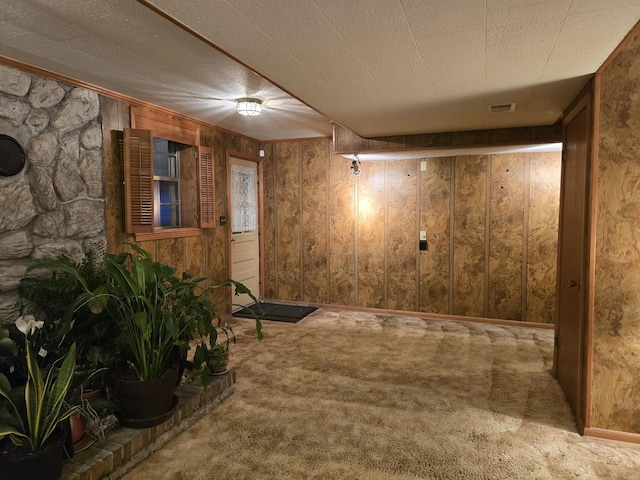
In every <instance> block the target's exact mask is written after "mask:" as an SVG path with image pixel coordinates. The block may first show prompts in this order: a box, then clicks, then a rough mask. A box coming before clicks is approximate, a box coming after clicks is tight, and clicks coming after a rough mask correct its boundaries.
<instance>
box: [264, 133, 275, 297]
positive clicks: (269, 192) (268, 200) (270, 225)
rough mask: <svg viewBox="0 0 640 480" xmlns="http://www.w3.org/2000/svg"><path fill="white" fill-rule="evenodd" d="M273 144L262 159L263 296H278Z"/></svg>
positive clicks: (265, 148) (266, 149)
mask: <svg viewBox="0 0 640 480" xmlns="http://www.w3.org/2000/svg"><path fill="white" fill-rule="evenodd" d="M274 150H275V144H269V145H266V146H265V147H264V158H263V159H262V182H263V188H264V204H263V206H262V211H263V216H264V228H263V231H262V232H261V233H262V236H263V241H264V251H263V255H264V279H263V281H264V295H265V298H278V294H277V286H278V279H277V275H276V273H277V267H276V263H277V258H278V249H277V248H276V225H277V220H276V213H277V208H276V180H275V177H276V175H275V154H274Z"/></svg>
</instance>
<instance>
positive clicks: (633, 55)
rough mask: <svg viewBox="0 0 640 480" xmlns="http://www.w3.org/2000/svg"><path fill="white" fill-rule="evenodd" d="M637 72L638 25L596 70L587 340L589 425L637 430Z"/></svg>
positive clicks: (639, 306) (639, 368)
mask: <svg viewBox="0 0 640 480" xmlns="http://www.w3.org/2000/svg"><path fill="white" fill-rule="evenodd" d="M639 72H640V24H638V25H636V27H635V28H634V29H633V30H632V32H631V33H630V35H629V36H628V37H627V38H626V39H625V41H624V42H623V43H622V45H621V46H620V47H619V48H618V50H617V51H616V52H614V54H613V55H612V57H611V58H610V59H609V60H608V61H607V62H605V64H604V66H603V67H602V68H601V69H600V70H599V71H598V72H597V74H596V85H597V88H596V108H595V112H596V119H598V116H599V121H598V120H596V130H595V131H596V136H597V137H596V138H597V149H598V150H597V151H598V155H597V165H598V175H597V186H596V188H597V205H596V206H595V211H596V213H597V220H596V247H595V248H596V251H595V299H594V313H593V332H592V342H591V343H592V345H593V353H592V370H591V375H592V382H591V401H592V403H591V427H594V428H601V429H609V430H617V431H622V432H630V433H636V434H640V408H639V407H638V405H639V404H640V383H639V382H638V377H639V376H640V340H639V339H640V242H639V240H638V239H639V238H640V221H639V220H640V188H639V185H640V162H639V161H638V156H639V153H638V152H640V123H639V122H638V119H640V83H639V79H640V76H639ZM598 93H599V95H598Z"/></svg>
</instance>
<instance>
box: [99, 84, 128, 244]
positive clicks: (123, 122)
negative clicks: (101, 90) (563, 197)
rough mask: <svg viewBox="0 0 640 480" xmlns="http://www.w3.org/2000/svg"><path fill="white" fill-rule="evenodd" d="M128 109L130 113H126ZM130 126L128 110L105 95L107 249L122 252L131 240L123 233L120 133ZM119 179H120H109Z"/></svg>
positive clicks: (103, 135)
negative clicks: (125, 243)
mask: <svg viewBox="0 0 640 480" xmlns="http://www.w3.org/2000/svg"><path fill="white" fill-rule="evenodd" d="M125 110H126V112H127V113H125ZM128 125H129V115H128V109H125V108H124V107H123V105H122V103H121V102H118V101H117V100H114V99H112V98H106V97H103V98H102V139H103V149H104V178H105V179H106V180H107V181H105V199H106V212H105V220H106V227H107V248H108V250H109V251H110V252H111V253H116V252H121V251H123V250H122V246H121V243H122V242H126V241H128V238H127V236H126V235H125V234H124V233H123V228H124V211H123V201H124V200H123V199H124V192H123V186H122V181H121V180H120V179H122V176H123V174H122V164H121V159H120V143H119V140H118V132H120V131H122V130H123V128H124V127H125V126H128ZM111 179H118V180H120V181H109V180H111Z"/></svg>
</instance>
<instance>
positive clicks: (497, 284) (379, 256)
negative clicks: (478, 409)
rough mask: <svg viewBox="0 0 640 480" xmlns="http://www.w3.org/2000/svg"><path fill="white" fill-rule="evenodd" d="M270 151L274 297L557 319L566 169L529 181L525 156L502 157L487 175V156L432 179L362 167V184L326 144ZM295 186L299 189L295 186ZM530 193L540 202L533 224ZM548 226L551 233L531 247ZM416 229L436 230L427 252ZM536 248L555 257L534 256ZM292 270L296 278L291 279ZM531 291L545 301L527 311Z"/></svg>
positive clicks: (442, 166) (269, 257)
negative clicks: (553, 309)
mask: <svg viewBox="0 0 640 480" xmlns="http://www.w3.org/2000/svg"><path fill="white" fill-rule="evenodd" d="M264 148H265V150H266V157H265V160H264V162H265V164H264V165H265V174H264V185H265V257H266V258H265V271H266V272H265V273H266V275H265V279H266V282H267V292H268V293H267V294H266V298H278V299H281V300H297V299H298V298H300V299H301V301H305V302H312V303H330V304H338V305H358V306H368V307H379V308H390V309H398V310H409V311H414V310H417V311H422V312H426V313H430V312H431V313H444V314H458V315H473V316H484V315H487V316H489V317H492V318H507V319H514V320H521V319H522V317H523V312H522V309H523V306H524V305H527V315H528V316H529V318H528V320H531V321H545V322H546V321H548V319H549V318H550V312H549V310H548V309H549V304H550V303H549V302H553V297H554V295H555V277H554V275H555V267H554V258H555V249H556V244H557V220H556V221H555V222H553V221H551V222H550V223H549V222H548V220H549V219H551V218H557V211H558V195H557V193H558V191H557V188H558V187H557V186H558V185H559V170H557V169H554V168H550V169H547V168H546V167H545V168H543V167H540V170H539V171H534V173H533V174H531V175H530V178H529V176H527V174H526V172H528V170H527V161H528V158H529V155H530V154H528V153H527V154H517V155H516V154H512V155H507V156H505V155H494V156H492V157H491V161H492V162H493V164H494V168H493V169H490V170H487V164H488V162H489V160H488V159H489V157H488V156H461V157H445V158H432V159H426V160H424V161H425V162H426V166H427V169H426V171H421V170H420V167H419V166H420V163H421V161H422V160H419V159H412V160H400V161H398V160H393V161H391V160H389V161H384V160H383V161H377V162H365V163H364V164H363V165H362V175H361V176H360V177H354V176H353V175H352V174H351V169H350V168H349V167H350V160H348V159H346V158H344V157H342V156H340V155H331V154H330V143H329V140H324V139H321V140H310V141H300V142H276V143H274V144H271V143H270V144H266V145H265V146H264ZM541 155H542V154H541ZM544 155H548V156H549V160H548V161H549V162H551V163H553V160H551V158H552V157H553V158H555V159H556V160H555V161H556V162H557V158H559V155H558V154H544ZM545 158H546V157H545ZM269 164H271V165H272V167H268V165H269ZM269 171H271V172H272V173H269ZM296 172H299V177H296V174H297V173H296ZM554 175H555V176H554ZM270 178H272V179H271V180H270ZM296 178H301V181H302V183H301V184H298V185H295V184H294V185H293V186H292V184H291V182H290V181H289V180H287V179H293V180H294V183H295V179H296ZM284 182H289V187H288V188H287V191H286V196H287V197H286V201H285V200H283V198H282V196H281V195H282V194H283V190H282V188H283V184H284ZM327 182H328V183H327ZM488 187H491V190H490V191H489V190H487V188H488ZM500 187H503V188H500ZM525 188H526V189H527V190H526V191H525ZM527 195H528V196H530V197H531V198H532V200H531V201H532V202H534V204H533V205H532V206H531V207H530V208H529V210H530V211H531V216H530V221H529V223H527V225H525V224H524V220H525V218H527V213H528V212H529V210H526V209H525V205H524V202H525V199H526V198H528V197H527ZM356 203H358V212H359V213H358V216H357V217H355V216H354V211H355V204H356ZM269 204H271V205H273V206H272V207H270V206H269ZM300 205H301V208H300ZM454 207H455V208H454ZM296 209H298V210H296ZM281 215H285V216H286V218H288V220H287V222H288V223H287V222H283V220H282V218H281ZM488 220H490V221H489V223H487V221H488ZM543 221H545V222H547V223H546V224H545V230H544V231H542V230H535V229H534V230H532V234H531V240H529V236H527V238H524V237H523V235H524V234H525V232H527V230H528V229H529V228H532V229H533V228H534V227H533V226H534V225H538V224H539V223H541V222H543ZM270 223H271V224H272V225H276V227H277V231H275V230H274V232H273V233H269V228H270V227H269V224H270ZM454 227H455V229H454ZM536 228H538V227H536ZM419 230H426V231H427V238H428V245H429V249H428V250H427V251H425V252H419V250H418V245H419V244H418V233H419ZM281 235H286V236H287V237H286V238H287V239H286V240H282V238H281ZM452 235H453V238H452ZM276 238H278V240H277V241H276ZM298 239H300V240H298ZM488 239H489V240H490V242H487V240H488ZM529 241H531V242H532V243H533V244H532V245H529ZM296 242H297V243H296ZM525 245H526V250H525ZM452 248H453V250H452ZM532 248H541V249H545V248H547V249H548V250H547V254H545V255H544V258H542V254H541V255H538V256H536V255H532V256H531V255H530V252H531V249H532ZM323 249H324V250H323ZM323 251H324V252H326V253H324V254H323ZM525 252H526V254H525ZM325 255H329V259H328V270H327V268H326V263H325V262H327V260H326V256H325ZM417 255H419V258H418V257H417ZM529 256H531V262H532V263H531V264H530V265H529V266H528V267H527V270H526V271H523V269H524V268H525V260H526V259H527V258H528V257H529ZM298 258H301V262H302V263H301V264H299V265H300V268H299V267H298V265H296V264H295V261H297V259H298ZM288 261H292V262H294V268H293V271H294V272H296V274H295V275H289V276H288V277H287V276H286V275H284V276H283V275H281V274H280V272H281V269H282V268H283V266H285V265H286V262H288ZM270 262H272V263H271V265H273V267H268V265H269V264H270ZM354 262H355V263H354ZM276 268H277V270H278V272H279V273H278V274H277V275H276V274H275V270H276ZM286 268H287V269H289V267H288V266H287V267H286ZM289 271H292V270H291V269H289ZM543 271H544V272H545V274H542V272H543ZM268 272H271V273H268ZM530 284H531V287H529V288H528V289H527V290H523V288H524V285H527V286H528V285H530ZM301 286H302V287H301ZM487 286H489V288H487ZM530 288H533V289H535V290H534V292H535V294H536V295H538V296H539V298H541V299H542V298H544V300H543V301H538V300H534V301H531V302H530V301H529V298H528V295H529V291H530ZM301 289H302V291H301V293H300V294H298V292H300V290H301ZM356 290H357V293H358V295H357V296H356ZM276 292H277V296H276V295H275V293H276ZM296 295H298V296H296ZM323 296H324V297H323ZM323 298H326V300H324V299H323ZM536 298H538V297H536ZM541 319H542V320H541Z"/></svg>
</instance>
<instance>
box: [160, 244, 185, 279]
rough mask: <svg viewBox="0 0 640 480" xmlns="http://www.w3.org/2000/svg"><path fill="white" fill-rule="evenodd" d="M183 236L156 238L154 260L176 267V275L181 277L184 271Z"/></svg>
mask: <svg viewBox="0 0 640 480" xmlns="http://www.w3.org/2000/svg"><path fill="white" fill-rule="evenodd" d="M184 240H185V239H184V238H167V239H162V240H156V241H155V243H156V252H157V254H156V260H159V261H161V262H163V263H166V264H167V265H171V266H172V267H174V268H175V269H176V276H177V277H181V276H182V272H184V271H185V270H184V258H185V249H184Z"/></svg>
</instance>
